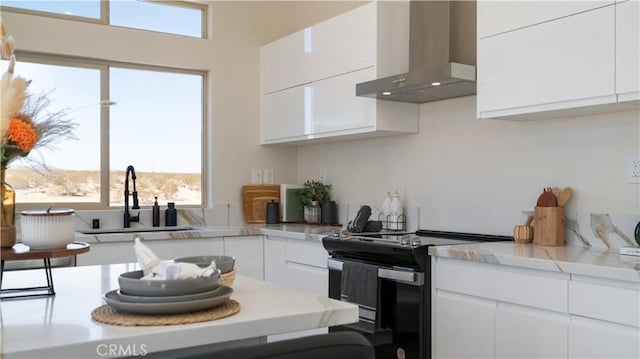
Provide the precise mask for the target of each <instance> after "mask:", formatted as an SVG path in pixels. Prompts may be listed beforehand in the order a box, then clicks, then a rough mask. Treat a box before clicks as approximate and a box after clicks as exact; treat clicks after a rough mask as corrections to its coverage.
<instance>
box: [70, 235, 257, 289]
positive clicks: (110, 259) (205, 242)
mask: <svg viewBox="0 0 640 359" xmlns="http://www.w3.org/2000/svg"><path fill="white" fill-rule="evenodd" d="M144 244H145V245H147V246H148V247H149V248H150V249H151V250H152V251H153V252H154V253H155V254H156V255H157V256H158V257H160V258H162V259H171V258H178V257H191V256H204V255H227V256H233V257H235V258H236V263H235V269H236V272H237V273H238V274H242V275H245V276H248V277H252V278H256V279H260V280H263V279H264V249H263V236H237V237H224V238H222V237H216V238H195V239H161V240H148V241H145V242H144ZM135 262H137V259H136V256H135V252H134V249H133V241H127V242H109V243H92V244H91V249H90V250H89V252H87V253H83V254H79V255H77V256H76V265H78V266H85V265H97V264H115V263H135Z"/></svg>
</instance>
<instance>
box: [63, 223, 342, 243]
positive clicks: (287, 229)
mask: <svg viewBox="0 0 640 359" xmlns="http://www.w3.org/2000/svg"><path fill="white" fill-rule="evenodd" d="M133 229H135V228H133ZM174 229H175V230H174ZM341 229H342V228H341V227H336V226H317V225H316V226H314V225H304V224H266V225H264V224H261V225H255V224H254V225H246V226H202V225H201V226H185V227H183V228H180V227H178V228H171V231H157V230H156V229H155V228H151V230H153V231H148V232H147V231H143V230H140V231H136V232H131V229H129V231H127V232H124V231H123V232H121V233H117V231H118V230H113V232H116V233H90V232H91V230H85V231H84V232H87V233H86V234H85V233H82V232H80V231H78V232H76V236H75V240H76V241H78V242H87V243H108V242H126V241H132V240H133V239H134V237H136V236H141V237H142V238H144V239H145V240H154V239H194V238H215V237H233V236H254V235H271V236H282V235H285V236H286V237H288V238H296V239H302V240H316V241H321V240H322V237H325V236H327V235H329V234H331V233H332V232H334V231H339V230H341ZM103 231H105V232H109V230H103Z"/></svg>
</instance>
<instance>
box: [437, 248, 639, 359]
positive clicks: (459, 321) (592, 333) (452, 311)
mask: <svg viewBox="0 0 640 359" xmlns="http://www.w3.org/2000/svg"><path fill="white" fill-rule="evenodd" d="M432 276H433V277H432V278H433V280H432V299H433V300H432V308H431V312H432V318H434V319H433V322H432V334H431V335H432V336H431V338H432V344H433V348H432V354H433V357H434V358H464V357H473V358H639V357H640V283H638V282H628V281H619V280H611V279H605V278H596V277H585V276H580V275H575V274H569V273H557V272H551V271H545V270H533V269H525V268H519V267H514V266H507V265H499V264H489V263H481V262H474V261H467V260H457V259H452V258H443V257H433V258H432ZM516 278H517V281H516V280H515V279H516Z"/></svg>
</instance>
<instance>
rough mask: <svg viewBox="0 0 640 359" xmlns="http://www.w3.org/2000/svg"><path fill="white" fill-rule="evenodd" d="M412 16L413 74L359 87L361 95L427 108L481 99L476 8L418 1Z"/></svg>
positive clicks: (459, 3) (465, 3)
mask: <svg viewBox="0 0 640 359" xmlns="http://www.w3.org/2000/svg"><path fill="white" fill-rule="evenodd" d="M409 13H410V18H409V72H406V73H403V74H398V75H394V76H388V77H384V78H381V79H377V80H373V81H367V82H362V83H359V84H356V95H357V96H365V97H373V98H378V99H381V100H391V101H400V102H412V103H423V102H430V101H438V100H444V99H448V98H454V97H461V96H469V95H473V94H475V93H476V82H475V81H476V67H475V64H476V2H475V1H455V0H454V1H420V0H412V1H411V2H410V10H409ZM388 56H394V54H391V53H390V54H388Z"/></svg>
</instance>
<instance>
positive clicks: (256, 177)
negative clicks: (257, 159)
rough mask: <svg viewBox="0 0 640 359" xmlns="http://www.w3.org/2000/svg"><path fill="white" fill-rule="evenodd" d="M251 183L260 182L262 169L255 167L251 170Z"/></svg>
mask: <svg viewBox="0 0 640 359" xmlns="http://www.w3.org/2000/svg"><path fill="white" fill-rule="evenodd" d="M251 183H252V184H262V170H259V169H255V168H254V169H252V170H251Z"/></svg>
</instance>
